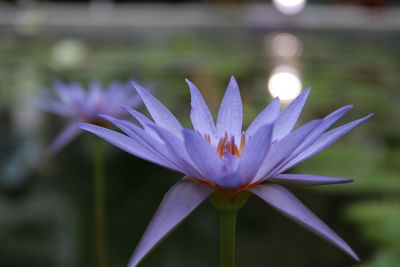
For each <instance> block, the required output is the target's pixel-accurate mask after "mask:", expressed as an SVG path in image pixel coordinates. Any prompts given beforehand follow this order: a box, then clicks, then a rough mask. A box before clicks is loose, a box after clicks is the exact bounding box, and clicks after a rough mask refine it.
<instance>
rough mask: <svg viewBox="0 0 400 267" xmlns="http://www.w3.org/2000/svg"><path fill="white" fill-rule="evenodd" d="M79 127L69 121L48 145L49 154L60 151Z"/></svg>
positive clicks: (78, 131) (76, 132)
mask: <svg viewBox="0 0 400 267" xmlns="http://www.w3.org/2000/svg"><path fill="white" fill-rule="evenodd" d="M79 133H80V129H79V128H78V126H77V124H76V122H71V123H69V124H68V125H67V126H65V128H64V129H63V130H62V131H61V133H60V134H59V135H58V136H57V137H56V139H55V140H54V141H53V142H52V143H51V144H50V146H49V147H48V151H49V152H50V154H55V153H57V152H58V151H60V150H61V149H62V148H63V147H64V146H65V145H67V144H68V143H69V142H71V141H72V139H74V138H75V137H76V136H77V135H78V134H79Z"/></svg>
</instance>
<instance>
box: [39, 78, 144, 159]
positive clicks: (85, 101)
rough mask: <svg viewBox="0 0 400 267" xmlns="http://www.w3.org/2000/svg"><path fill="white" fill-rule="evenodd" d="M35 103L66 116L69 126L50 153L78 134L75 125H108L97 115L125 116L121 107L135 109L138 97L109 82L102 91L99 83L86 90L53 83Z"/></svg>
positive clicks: (53, 144) (51, 146)
mask: <svg viewBox="0 0 400 267" xmlns="http://www.w3.org/2000/svg"><path fill="white" fill-rule="evenodd" d="M43 94H44V95H43V96H42V97H41V98H40V99H37V100H35V101H34V104H35V105H36V106H37V107H39V108H41V109H42V110H45V111H47V112H50V113H53V114H56V115H59V116H62V117H65V118H67V119H68V120H69V123H68V124H67V126H66V127H65V128H64V130H62V131H61V133H60V134H59V135H58V137H56V139H55V140H54V141H53V142H52V143H51V145H50V146H49V151H50V153H55V152H57V151H59V150H60V149H62V148H63V147H64V146H65V145H66V144H68V143H69V142H70V141H71V140H72V139H74V138H75V137H76V136H77V135H78V134H79V132H80V131H81V130H80V129H79V127H77V124H76V123H78V122H88V123H93V124H98V125H103V124H105V123H108V121H107V120H104V119H103V118H102V117H101V116H99V115H100V114H108V115H110V116H113V117H116V118H123V117H125V113H124V112H122V109H121V105H127V106H131V107H135V106H137V105H138V104H139V103H140V98H139V97H138V96H137V95H136V94H133V92H132V88H131V86H130V85H127V84H123V83H119V82H112V83H111V84H110V85H109V86H107V87H105V88H102V86H101V85H100V83H99V82H96V81H93V82H91V83H90V84H89V88H88V90H85V89H84V88H83V87H82V86H81V85H80V84H78V83H63V82H59V81H57V82H55V83H54V91H45V92H44V93H43Z"/></svg>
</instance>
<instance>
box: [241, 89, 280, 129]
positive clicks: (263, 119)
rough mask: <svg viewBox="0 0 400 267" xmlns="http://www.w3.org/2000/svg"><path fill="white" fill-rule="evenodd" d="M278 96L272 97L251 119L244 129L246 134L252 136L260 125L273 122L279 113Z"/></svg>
mask: <svg viewBox="0 0 400 267" xmlns="http://www.w3.org/2000/svg"><path fill="white" fill-rule="evenodd" d="M279 108H280V104H279V98H278V97H276V98H274V99H273V100H272V101H271V103H270V104H269V105H268V106H267V107H266V108H265V109H264V110H263V111H262V112H261V113H260V114H258V116H257V117H256V118H255V119H254V120H253V122H252V123H251V124H250V126H249V127H248V128H247V130H246V135H247V136H252V135H253V134H254V133H255V132H256V131H257V130H258V129H259V128H260V127H261V126H264V125H266V124H271V123H273V122H274V121H275V120H276V118H278V115H279Z"/></svg>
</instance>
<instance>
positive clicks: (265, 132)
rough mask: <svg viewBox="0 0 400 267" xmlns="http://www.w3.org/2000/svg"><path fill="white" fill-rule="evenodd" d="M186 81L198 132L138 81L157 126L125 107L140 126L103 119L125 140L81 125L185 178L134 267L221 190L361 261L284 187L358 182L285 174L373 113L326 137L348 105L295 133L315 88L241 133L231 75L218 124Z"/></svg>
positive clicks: (275, 105)
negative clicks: (268, 209) (256, 201)
mask: <svg viewBox="0 0 400 267" xmlns="http://www.w3.org/2000/svg"><path fill="white" fill-rule="evenodd" d="M187 83H188V85H189V88H190V91H191V106H192V110H191V114H190V117H191V121H192V124H193V127H194V130H192V129H186V128H183V127H182V126H181V124H180V123H179V122H178V120H177V119H176V118H175V117H174V116H173V115H172V113H171V112H170V111H169V110H168V109H167V108H166V107H165V106H164V105H163V104H161V103H160V102H159V101H158V100H157V99H156V98H154V97H153V96H152V95H151V94H150V93H149V92H148V91H147V90H146V89H144V88H143V87H141V86H140V85H138V84H136V83H134V86H135V88H136V90H137V92H138V94H139V95H140V97H141V98H142V100H143V102H144V104H145V105H146V107H147V109H148V111H149V113H150V114H151V116H152V118H153V120H150V119H148V118H147V117H145V116H144V115H142V114H141V113H139V112H137V111H135V110H133V109H131V108H129V107H125V110H127V111H128V112H129V113H130V114H131V115H132V116H133V117H134V118H135V119H136V120H137V121H138V122H139V123H140V125H141V126H142V127H138V126H136V125H134V124H132V123H129V122H127V121H124V120H119V119H117V118H114V117H112V116H108V115H104V116H102V118H104V119H107V120H108V121H110V122H111V123H113V124H114V125H115V126H117V127H118V128H119V129H120V130H121V131H123V132H124V133H125V134H122V133H118V132H116V131H112V130H109V129H106V128H103V127H100V126H96V125H92V124H86V123H82V124H80V127H81V128H82V129H84V130H87V131H89V132H91V133H94V134H95V135H98V136H99V137H101V138H103V139H105V140H107V141H108V142H110V143H112V144H113V145H115V146H117V147H119V148H121V149H122V150H125V151H127V152H128V153H131V154H133V155H135V156H138V157H140V158H143V159H145V160H148V161H151V162H153V163H155V164H158V165H161V166H163V167H166V168H169V169H171V170H174V171H177V172H180V173H183V174H184V175H185V177H184V178H183V179H182V180H181V181H179V182H178V183H177V184H175V185H174V186H173V187H172V188H171V189H170V191H169V192H168V193H167V194H166V195H165V197H164V199H163V201H162V203H161V205H160V207H159V209H158V211H157V212H156V214H155V216H154V218H153V219H152V221H151V222H150V224H149V226H148V228H147V230H146V232H145V233H144V235H143V237H142V239H141V241H140V243H139V244H138V246H137V248H136V250H135V252H134V254H133V256H132V258H131V261H130V264H129V266H131V267H133V266H136V265H137V264H138V263H139V262H140V261H141V260H142V259H143V257H144V256H146V255H147V254H148V253H149V252H150V251H151V249H152V248H154V246H155V245H157V243H159V242H160V241H161V240H162V239H163V237H165V236H166V235H167V233H168V232H170V231H171V230H172V229H173V228H174V227H175V226H177V225H178V224H179V223H180V222H181V221H182V220H183V219H184V218H186V217H187V216H188V215H189V214H190V213H191V212H192V211H193V210H194V209H195V208H196V207H197V206H198V205H200V204H201V203H202V202H203V201H204V200H205V199H206V198H208V197H209V196H211V197H212V195H215V194H216V193H219V192H223V193H226V195H228V196H229V198H231V200H228V202H229V201H232V203H233V202H234V201H235V199H236V198H241V196H243V194H249V193H253V194H255V195H257V196H258V197H260V198H261V199H263V200H264V201H265V202H267V203H268V204H269V205H271V206H272V207H274V208H275V209H277V210H278V211H280V212H281V213H283V214H284V215H286V216H288V217H289V218H291V219H293V220H294V221H296V222H298V223H300V224H301V225H303V226H305V227H306V228H308V229H310V230H311V231H313V232H314V233H316V234H317V235H319V236H321V237H322V238H324V239H326V240H328V241H330V242H331V243H333V244H334V245H336V246H337V247H339V248H341V249H342V250H344V251H345V252H347V253H348V254H349V255H350V256H352V257H353V258H354V259H356V260H358V257H357V255H356V254H355V253H354V252H353V250H352V249H351V248H350V247H349V246H348V245H347V244H346V243H345V242H344V241H343V240H342V239H341V238H340V237H339V236H338V235H337V234H335V233H334V232H333V231H332V230H331V229H330V228H329V227H328V226H327V225H326V224H325V223H323V222H322V221H321V220H320V219H319V218H318V217H317V216H316V215H314V214H313V213H312V212H311V211H310V210H309V209H308V208H307V207H306V206H305V205H304V204H302V203H301V202H300V201H299V200H298V199H297V198H296V197H295V196H294V195H293V194H292V193H290V192H289V191H288V190H286V189H285V188H284V187H283V186H281V185H279V184H280V183H281V184H291V185H320V184H334V183H346V182H351V181H352V179H340V178H334V177H324V176H316V175H307V174H284V172H285V171H286V170H288V169H289V168H291V167H292V166H294V165H296V164H298V163H300V162H302V161H303V160H305V159H307V158H309V157H311V156H313V155H314V154H316V153H318V152H320V151H321V150H323V149H325V148H326V147H327V146H329V145H330V144H332V143H333V142H335V141H336V140H337V139H338V138H340V137H341V136H343V135H344V134H346V133H347V132H349V131H350V130H351V129H353V128H354V127H356V126H357V125H359V124H360V123H362V122H363V121H365V120H367V119H368V118H369V117H371V116H372V114H370V115H368V116H366V117H364V118H361V119H359V120H356V121H352V122H350V123H347V124H344V125H342V126H339V127H337V128H334V129H332V130H329V131H328V129H329V128H330V127H331V126H332V125H333V124H334V123H335V122H336V121H337V120H339V119H340V118H341V117H342V116H343V115H344V114H345V113H346V112H347V111H348V110H350V109H351V108H352V106H344V107H342V108H339V109H338V110H336V111H334V112H333V113H331V114H329V115H328V116H326V117H325V118H323V119H317V120H313V121H311V122H309V123H307V124H305V125H303V126H300V127H298V128H297V129H295V130H293V128H294V126H295V124H296V122H297V120H298V118H299V115H300V113H301V111H302V109H303V106H304V104H305V101H306V99H307V97H308V94H309V91H310V90H309V89H307V90H305V91H304V92H303V93H302V94H301V95H299V96H298V97H297V98H296V99H295V100H294V101H293V102H292V103H291V104H290V105H289V106H288V107H287V108H286V109H285V110H284V111H283V112H281V113H280V103H279V99H278V98H275V99H274V100H273V101H272V102H271V103H270V104H269V105H268V106H267V107H266V108H265V109H264V110H263V111H262V112H261V113H260V114H259V115H258V116H257V117H256V118H255V119H254V120H253V122H252V123H251V124H250V126H249V127H248V128H247V130H245V131H243V130H242V118H243V112H242V101H241V97H240V92H239V88H238V85H237V83H236V81H235V79H234V78H233V77H232V78H231V80H230V83H229V85H228V88H227V90H226V93H225V96H224V98H223V100H222V103H221V107H220V110H219V114H218V118H217V122H216V124H214V120H213V117H212V115H211V113H210V111H209V108H208V107H207V104H206V103H205V101H204V99H203V97H202V95H201V94H200V92H199V90H198V89H197V88H196V86H195V85H194V84H193V83H191V82H190V81H188V80H187ZM239 206H240V205H239ZM235 208H236V207H235ZM225 266H232V265H225Z"/></svg>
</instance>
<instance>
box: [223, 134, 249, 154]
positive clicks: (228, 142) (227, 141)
mask: <svg viewBox="0 0 400 267" xmlns="http://www.w3.org/2000/svg"><path fill="white" fill-rule="evenodd" d="M245 144H246V137H245V136H244V135H242V137H241V138H240V146H239V148H238V147H237V145H236V143H235V138H234V137H233V136H232V137H231V138H229V136H228V134H227V133H225V136H224V137H223V138H221V139H220V140H219V142H218V145H217V153H218V155H219V156H220V157H223V156H224V155H225V153H226V152H229V153H230V154H231V155H233V156H237V157H239V156H240V155H241V154H242V152H243V148H244V146H245Z"/></svg>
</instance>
